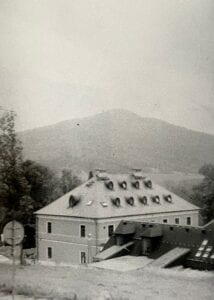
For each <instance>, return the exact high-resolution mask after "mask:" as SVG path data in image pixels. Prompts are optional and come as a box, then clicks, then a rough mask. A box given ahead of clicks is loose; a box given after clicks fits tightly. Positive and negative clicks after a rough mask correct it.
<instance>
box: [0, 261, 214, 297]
mask: <svg viewBox="0 0 214 300" xmlns="http://www.w3.org/2000/svg"><path fill="white" fill-rule="evenodd" d="M10 280H11V267H10V266H8V265H3V264H1V265H0V283H1V285H7V286H8V285H10ZM16 284H17V290H18V292H19V293H21V294H22V293H24V294H26V292H27V294H28V295H32V294H34V295H36V296H38V295H40V294H41V293H42V292H45V293H46V294H47V293H48V295H50V296H54V295H55V296H57V295H59V296H61V297H69V296H71V295H73V293H75V294H77V295H78V299H93V300H94V299H107V296H106V298H105V297H104V296H103V297H101V296H100V295H104V294H105V295H111V296H112V298H109V299H134V300H138V299H139V300H142V299H147V300H148V299H158V300H160V299H164V300H168V299H173V300H174V299H182V300H183V299H185V300H188V299H194V300H196V299H203V300H205V299H207V300H208V299H209V300H211V299H213V294H214V274H213V273H208V272H207V273H205V272H200V271H191V270H190V271H187V270H186V271H175V270H169V269H163V270H157V269H151V268H150V269H149V268H147V269H144V270H137V271H131V272H117V271H112V270H102V269H94V268H87V267H82V266H81V267H46V266H40V265H35V266H28V267H24V268H20V267H19V268H18V269H17V273H16ZM39 293H40V294H39Z"/></svg>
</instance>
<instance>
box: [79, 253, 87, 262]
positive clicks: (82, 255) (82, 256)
mask: <svg viewBox="0 0 214 300" xmlns="http://www.w3.org/2000/svg"><path fill="white" fill-rule="evenodd" d="M80 263H81V264H86V253H85V252H81V253H80Z"/></svg>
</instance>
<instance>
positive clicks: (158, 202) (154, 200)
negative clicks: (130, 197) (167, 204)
mask: <svg viewBox="0 0 214 300" xmlns="http://www.w3.org/2000/svg"><path fill="white" fill-rule="evenodd" d="M151 198H152V201H153V202H154V203H157V204H160V197H159V196H158V195H157V196H152V197H151Z"/></svg>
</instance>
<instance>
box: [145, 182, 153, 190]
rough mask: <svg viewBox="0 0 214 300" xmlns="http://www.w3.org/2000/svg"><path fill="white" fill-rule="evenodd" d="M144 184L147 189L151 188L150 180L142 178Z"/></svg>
mask: <svg viewBox="0 0 214 300" xmlns="http://www.w3.org/2000/svg"><path fill="white" fill-rule="evenodd" d="M144 185H145V187H147V188H148V189H151V188H152V181H151V180H144Z"/></svg>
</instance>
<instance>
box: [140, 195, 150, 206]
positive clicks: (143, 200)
mask: <svg viewBox="0 0 214 300" xmlns="http://www.w3.org/2000/svg"><path fill="white" fill-rule="evenodd" d="M138 199H139V201H140V202H141V203H142V204H144V205H146V204H148V200H147V197H146V196H142V197H138Z"/></svg>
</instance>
